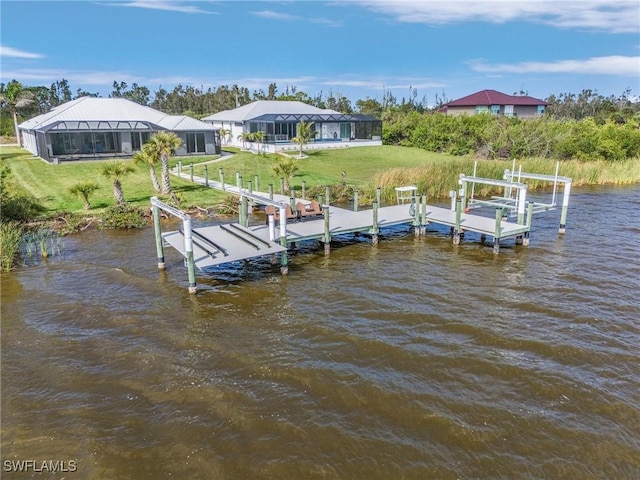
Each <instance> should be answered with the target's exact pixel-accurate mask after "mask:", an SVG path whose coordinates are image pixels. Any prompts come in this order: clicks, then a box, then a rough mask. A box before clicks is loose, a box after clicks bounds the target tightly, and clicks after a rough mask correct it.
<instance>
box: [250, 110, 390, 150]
mask: <svg viewBox="0 0 640 480" xmlns="http://www.w3.org/2000/svg"><path fill="white" fill-rule="evenodd" d="M300 122H305V123H312V124H313V125H312V130H313V131H315V132H316V134H315V137H314V138H313V139H312V140H311V142H332V141H340V142H344V141H358V140H380V138H381V136H382V121H381V120H378V119H376V118H374V117H370V116H368V115H350V114H342V113H330V114H302V113H299V114H283V113H266V114H264V115H260V116H258V117H255V118H252V119H251V120H249V121H247V122H246V127H245V131H247V132H249V133H255V132H264V133H265V138H264V142H265V143H267V144H277V143H289V142H291V139H292V138H294V137H296V136H297V129H298V124H299V123H300Z"/></svg>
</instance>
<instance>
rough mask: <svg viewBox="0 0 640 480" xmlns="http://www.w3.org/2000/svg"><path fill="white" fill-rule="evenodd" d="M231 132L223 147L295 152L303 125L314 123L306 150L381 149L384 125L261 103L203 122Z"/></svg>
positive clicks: (285, 103) (355, 117) (311, 108)
mask: <svg viewBox="0 0 640 480" xmlns="http://www.w3.org/2000/svg"><path fill="white" fill-rule="evenodd" d="M202 121H204V122H208V123H210V124H211V125H213V126H214V127H216V128H220V129H223V130H225V131H227V132H229V133H228V134H227V135H225V136H224V137H225V138H223V143H225V144H227V145H233V146H237V147H241V148H249V149H254V148H255V149H258V148H260V149H262V150H263V151H267V152H276V151H278V150H294V149H297V148H299V146H298V145H296V144H295V143H293V142H292V141H291V139H292V138H294V137H296V136H297V129H298V124H299V123H300V122H301V121H304V122H305V123H313V130H314V131H315V132H316V135H315V138H314V139H313V140H311V142H310V143H309V144H307V145H306V146H305V149H307V150H308V149H323V148H335V147H353V146H370V145H382V121H381V120H378V119H376V118H373V117H370V116H368V115H351V114H344V113H340V112H337V111H335V110H326V109H321V108H317V107H314V106H312V105H308V104H306V103H303V102H295V101H279V100H258V101H255V102H252V103H249V104H247V105H244V106H242V107H239V108H235V109H233V110H225V111H222V112H218V113H214V114H213V115H209V116H208V117H204V118H203V119H202ZM256 132H263V133H264V138H263V139H262V140H261V141H260V143H259V144H258V142H257V141H253V142H251V141H250V142H247V141H246V136H247V134H251V133H256Z"/></svg>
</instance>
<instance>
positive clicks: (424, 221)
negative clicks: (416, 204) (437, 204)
mask: <svg viewBox="0 0 640 480" xmlns="http://www.w3.org/2000/svg"><path fill="white" fill-rule="evenodd" d="M420 223H421V225H422V231H421V233H422V235H426V234H427V225H428V224H429V221H428V220H427V196H426V195H422V220H421V221H420Z"/></svg>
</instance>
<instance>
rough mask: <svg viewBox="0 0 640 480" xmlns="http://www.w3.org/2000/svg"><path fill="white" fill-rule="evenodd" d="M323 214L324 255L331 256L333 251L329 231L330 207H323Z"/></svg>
mask: <svg viewBox="0 0 640 480" xmlns="http://www.w3.org/2000/svg"><path fill="white" fill-rule="evenodd" d="M322 214H323V216H324V238H323V242H324V254H325V255H329V252H330V251H331V230H329V205H323V206H322Z"/></svg>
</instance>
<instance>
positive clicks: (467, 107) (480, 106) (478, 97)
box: [440, 90, 548, 118]
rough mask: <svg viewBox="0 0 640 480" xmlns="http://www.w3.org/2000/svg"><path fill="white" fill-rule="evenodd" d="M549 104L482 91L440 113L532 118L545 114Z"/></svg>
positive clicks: (519, 96) (455, 101)
mask: <svg viewBox="0 0 640 480" xmlns="http://www.w3.org/2000/svg"><path fill="white" fill-rule="evenodd" d="M547 105H548V104H547V102H545V101H544V100H539V99H537V98H533V97H529V96H527V95H506V94H504V93H500V92H497V91H495V90H482V91H481V92H476V93H473V94H471V95H467V96H466V97H462V98H459V99H458V100H454V101H452V102H447V103H445V104H444V105H443V106H442V107H441V108H440V111H441V112H444V113H446V114H447V115H460V114H467V115H475V114H476V113H491V114H492V115H504V116H505V117H520V118H532V117H539V116H541V115H543V114H544V112H545V109H546V107H547Z"/></svg>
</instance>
